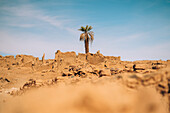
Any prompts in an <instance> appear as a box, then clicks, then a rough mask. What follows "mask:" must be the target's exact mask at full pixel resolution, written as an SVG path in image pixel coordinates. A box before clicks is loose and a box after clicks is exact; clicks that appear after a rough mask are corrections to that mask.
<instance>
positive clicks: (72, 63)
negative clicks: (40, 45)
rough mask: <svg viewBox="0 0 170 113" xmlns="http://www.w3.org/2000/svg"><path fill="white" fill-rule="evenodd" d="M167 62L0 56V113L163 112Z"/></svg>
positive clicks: (169, 98)
mask: <svg viewBox="0 0 170 113" xmlns="http://www.w3.org/2000/svg"><path fill="white" fill-rule="evenodd" d="M169 102H170V61H169V60H167V61H162V60H152V61H150V60H145V61H134V62H130V61H121V58H120V57H113V56H103V55H102V54H101V53H100V52H99V51H98V52H97V53H96V54H91V53H89V54H78V55H76V53H75V52H65V53H62V52H60V51H57V52H56V53H55V58H54V59H45V54H44V55H43V57H42V59H41V60H39V58H36V57H33V56H31V55H16V56H15V57H14V56H5V57H3V56H0V113H27V112H28V113H30V112H35V113H56V112H60V113H80V112H81V113H168V112H169V111H170V103H169Z"/></svg>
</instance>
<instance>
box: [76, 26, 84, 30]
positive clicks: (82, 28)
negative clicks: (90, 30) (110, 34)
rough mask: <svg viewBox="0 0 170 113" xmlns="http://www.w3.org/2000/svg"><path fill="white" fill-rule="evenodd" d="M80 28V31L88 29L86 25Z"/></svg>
mask: <svg viewBox="0 0 170 113" xmlns="http://www.w3.org/2000/svg"><path fill="white" fill-rule="evenodd" d="M78 30H80V31H85V30H86V28H85V27H83V26H81V28H80V29H78Z"/></svg>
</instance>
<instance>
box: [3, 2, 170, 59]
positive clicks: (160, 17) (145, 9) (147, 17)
mask: <svg viewBox="0 0 170 113" xmlns="http://www.w3.org/2000/svg"><path fill="white" fill-rule="evenodd" d="M86 25H91V26H93V31H94V34H95V40H94V42H93V44H92V45H90V52H92V53H95V52H96V51H97V50H100V51H101V53H102V54H104V55H109V56H121V57H122V60H148V59H149V60H155V59H157V60H159V59H162V60H167V59H170V52H169V51H170V0H0V54H1V55H16V54H29V55H34V56H37V57H41V56H42V55H43V53H46V58H54V53H55V52H56V51H57V50H61V51H63V52H65V51H75V52H76V53H79V52H80V53H84V43H83V42H80V41H79V35H80V33H81V32H80V31H78V30H77V29H79V28H80V27H81V26H86Z"/></svg>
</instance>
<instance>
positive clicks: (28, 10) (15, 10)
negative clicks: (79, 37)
mask: <svg viewBox="0 0 170 113" xmlns="http://www.w3.org/2000/svg"><path fill="white" fill-rule="evenodd" d="M0 10H2V11H4V12H6V13H7V14H8V15H9V17H8V20H10V22H12V23H9V24H8V25H11V26H15V27H24V28H25V27H35V26H36V24H37V25H38V24H39V23H34V25H33V24H29V23H24V24H23V23H21V22H22V21H23V20H29V21H32V22H34V21H35V19H37V20H39V21H41V22H42V23H43V22H44V23H48V24H49V25H51V26H54V27H56V28H59V29H62V30H66V31H68V32H70V33H72V34H75V32H74V31H73V30H71V29H72V28H70V27H68V26H67V23H69V22H70V21H71V20H69V19H63V18H64V17H63V18H62V20H61V19H58V18H59V17H60V18H61V16H60V15H57V16H50V15H47V14H45V13H44V11H42V10H40V9H36V8H35V6H33V5H17V6H13V7H7V6H5V7H1V8H0ZM11 17H12V19H10V18H11ZM13 17H15V18H13ZM18 20H20V21H19V22H18V23H16V22H17V21H18ZM24 22H26V21H24Z"/></svg>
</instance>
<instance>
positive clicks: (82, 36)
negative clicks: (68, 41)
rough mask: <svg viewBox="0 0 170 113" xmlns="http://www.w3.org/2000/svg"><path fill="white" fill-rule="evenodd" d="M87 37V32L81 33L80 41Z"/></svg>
mask: <svg viewBox="0 0 170 113" xmlns="http://www.w3.org/2000/svg"><path fill="white" fill-rule="evenodd" d="M84 39H85V33H82V34H81V35H80V41H83V40H84Z"/></svg>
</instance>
